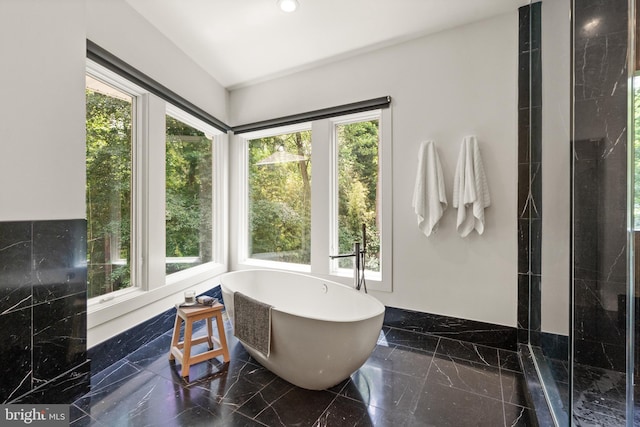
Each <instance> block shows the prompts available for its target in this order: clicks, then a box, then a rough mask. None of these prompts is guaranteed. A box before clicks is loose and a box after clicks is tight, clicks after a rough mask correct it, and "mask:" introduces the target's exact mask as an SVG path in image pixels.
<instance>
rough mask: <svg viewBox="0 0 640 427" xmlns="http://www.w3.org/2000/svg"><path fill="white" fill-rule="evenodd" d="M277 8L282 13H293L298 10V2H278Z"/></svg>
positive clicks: (288, 0)
mask: <svg viewBox="0 0 640 427" xmlns="http://www.w3.org/2000/svg"><path fill="white" fill-rule="evenodd" d="M278 7H279V8H280V10H282V11H283V12H287V13H288V12H294V11H295V10H296V9H297V8H298V0H278Z"/></svg>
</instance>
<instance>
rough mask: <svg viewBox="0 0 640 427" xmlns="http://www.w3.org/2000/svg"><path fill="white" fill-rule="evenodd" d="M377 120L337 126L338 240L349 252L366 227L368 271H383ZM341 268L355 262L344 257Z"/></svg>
mask: <svg viewBox="0 0 640 427" xmlns="http://www.w3.org/2000/svg"><path fill="white" fill-rule="evenodd" d="M378 126H379V123H378V121H377V120H371V121H365V122H356V123H349V124H344V125H340V126H338V225H339V235H338V241H339V245H340V252H341V253H345V252H350V251H352V249H353V242H356V241H362V224H364V225H366V228H367V248H366V250H367V259H366V266H367V269H368V270H372V271H380V233H379V232H378V229H379V227H378V209H377V207H378V198H379V188H378V177H379V175H378V168H379V166H378V165H379V163H378V159H379V157H378V140H379V138H378V131H379V128H378ZM340 265H341V266H342V267H349V266H350V265H352V261H351V260H341V263H340Z"/></svg>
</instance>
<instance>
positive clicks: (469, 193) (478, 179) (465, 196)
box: [453, 135, 491, 237]
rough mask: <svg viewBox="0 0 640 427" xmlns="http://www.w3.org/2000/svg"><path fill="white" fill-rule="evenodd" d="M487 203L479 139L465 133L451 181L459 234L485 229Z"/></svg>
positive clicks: (489, 200)
mask: <svg viewBox="0 0 640 427" xmlns="http://www.w3.org/2000/svg"><path fill="white" fill-rule="evenodd" d="M490 204H491V198H490V196H489V186H488V185H487V177H486V175H485V173H484V166H483V164H482V157H481V156H480V148H479V147H478V141H477V140H476V137H475V136H473V135H471V136H466V137H465V138H464V140H463V141H462V145H461V146H460V155H459V156H458V164H457V166H456V174H455V177H454V181H453V207H454V208H458V219H457V230H458V233H459V234H460V236H461V237H466V236H468V235H469V233H471V232H472V231H473V230H474V229H475V230H476V231H477V232H478V234H482V233H483V232H484V209H485V208H487V207H489V205H490Z"/></svg>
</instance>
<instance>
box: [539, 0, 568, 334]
mask: <svg viewBox="0 0 640 427" xmlns="http://www.w3.org/2000/svg"><path fill="white" fill-rule="evenodd" d="M570 10H571V7H570V3H569V0H552V1H544V2H543V3H542V141H543V142H542V282H541V287H542V312H541V315H542V331H543V332H552V333H556V334H563V335H568V334H569V304H570V301H569V281H570V277H569V266H570V265H571V264H570V259H569V248H570V244H569V221H570V219H571V217H570V209H569V202H570V200H571V197H570V188H569V184H570V176H569V175H570V169H571V165H570V161H571V152H570V149H571V147H570V141H571V132H570V131H571V126H570V125H571V116H570V112H571V111H570V106H569V102H570V100H571V96H570V93H569V89H570V87H571V84H570V75H571V46H570V43H571V36H570V34H569V30H570V29H571V22H570V16H569V13H570Z"/></svg>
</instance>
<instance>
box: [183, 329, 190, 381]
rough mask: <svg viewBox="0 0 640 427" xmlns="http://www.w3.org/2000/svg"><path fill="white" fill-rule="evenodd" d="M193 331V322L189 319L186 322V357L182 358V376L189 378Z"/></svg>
mask: <svg viewBox="0 0 640 427" xmlns="http://www.w3.org/2000/svg"><path fill="white" fill-rule="evenodd" d="M192 329H193V321H192V320H191V319H187V320H185V322H184V349H183V350H184V353H183V354H184V355H183V357H182V376H183V377H188V376H189V367H190V365H189V364H190V363H191V360H189V359H190V358H191V335H192Z"/></svg>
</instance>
